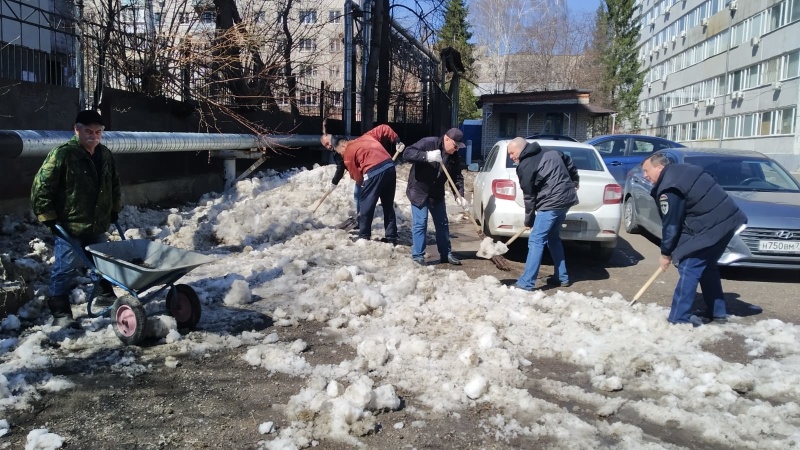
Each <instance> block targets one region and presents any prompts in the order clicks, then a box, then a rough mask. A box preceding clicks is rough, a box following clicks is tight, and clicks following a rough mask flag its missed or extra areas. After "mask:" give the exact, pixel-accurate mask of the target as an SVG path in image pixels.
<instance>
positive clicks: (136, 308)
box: [111, 295, 147, 345]
mask: <svg viewBox="0 0 800 450" xmlns="http://www.w3.org/2000/svg"><path fill="white" fill-rule="evenodd" d="M111 317H112V318H113V319H114V333H115V334H116V335H117V337H118V338H119V340H120V341H122V343H123V344H125V345H136V344H138V343H139V342H141V341H142V339H144V336H145V333H146V331H147V315H146V314H145V311H144V307H143V306H142V304H141V303H140V302H139V300H138V299H137V298H136V297H134V296H132V295H125V296H123V297H120V298H118V299H117V301H116V303H114V309H113V312H112V314H111Z"/></svg>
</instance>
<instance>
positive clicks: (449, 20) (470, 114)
mask: <svg viewBox="0 0 800 450" xmlns="http://www.w3.org/2000/svg"><path fill="white" fill-rule="evenodd" d="M468 14H469V10H468V9H467V5H466V4H465V2H464V0H448V1H447V5H446V7H445V19H444V23H443V24H442V27H441V28H440V29H439V30H438V32H437V36H438V40H437V42H436V45H435V47H436V49H437V50H441V49H443V48H445V47H453V48H454V49H456V50H458V52H459V53H460V54H461V62H462V63H463V64H464V69H465V72H464V73H463V74H462V79H461V83H460V85H459V97H458V122H459V123H461V122H462V121H463V120H464V119H476V118H480V114H478V106H477V105H476V104H475V101H476V100H477V98H475V95H474V94H473V93H472V87H473V86H472V84H470V83H469V82H467V81H466V80H465V78H466V79H471V78H472V74H473V71H472V65H473V63H474V62H475V58H474V57H473V51H474V48H475V45H474V44H471V43H470V42H469V40H470V39H472V31H471V30H470V28H471V27H470V25H469V23H467V15H468Z"/></svg>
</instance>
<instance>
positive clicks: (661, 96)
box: [637, 0, 800, 171]
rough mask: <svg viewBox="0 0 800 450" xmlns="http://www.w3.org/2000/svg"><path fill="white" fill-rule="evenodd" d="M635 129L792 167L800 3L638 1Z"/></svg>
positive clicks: (797, 144) (796, 153)
mask: <svg viewBox="0 0 800 450" xmlns="http://www.w3.org/2000/svg"><path fill="white" fill-rule="evenodd" d="M637 5H638V7H639V10H638V14H639V20H640V24H641V38H640V41H639V58H640V63H641V68H642V70H643V71H644V72H645V78H644V88H643V90H642V94H641V96H640V119H641V123H640V126H641V128H642V131H643V133H645V134H650V135H656V136H662V137H666V138H667V139H672V140H674V141H678V142H681V143H684V144H686V145H688V146H690V147H714V148H717V147H721V148H737V149H746V150H757V151H760V152H762V153H765V154H767V155H769V156H771V157H773V158H775V159H776V160H778V161H779V162H781V163H782V164H783V165H784V166H786V167H787V168H788V169H789V170H792V171H796V170H797V169H798V167H800V134H798V132H800V123H799V122H798V121H799V119H798V118H799V117H800V116H798V104H799V103H800V89H798V84H799V83H800V38H798V36H800V0H637Z"/></svg>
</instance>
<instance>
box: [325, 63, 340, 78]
mask: <svg viewBox="0 0 800 450" xmlns="http://www.w3.org/2000/svg"><path fill="white" fill-rule="evenodd" d="M341 74H342V67H341V66H328V76H329V77H330V78H339V77H340V76H341Z"/></svg>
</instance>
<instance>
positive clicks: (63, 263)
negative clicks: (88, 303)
mask: <svg viewBox="0 0 800 450" xmlns="http://www.w3.org/2000/svg"><path fill="white" fill-rule="evenodd" d="M72 239H74V240H75V241H77V242H79V243H80V246H81V248H83V247H86V246H87V245H90V244H99V243H101V242H106V240H107V237H106V234H105V233H102V234H98V235H95V236H90V237H85V238H74V237H73V238H72ZM53 253H54V256H55V261H54V262H53V268H52V270H51V271H50V286H49V288H50V296H51V297H58V296H68V295H69V293H70V291H72V288H73V286H74V284H75V277H76V276H78V275H80V273H79V269H82V268H84V267H85V266H86V261H85V260H84V259H83V257H82V256H80V255H76V254H75V250H74V249H73V247H72V245H71V244H70V243H69V242H67V241H66V240H64V238H62V237H60V236H55V245H54V248H53ZM90 258H91V256H90Z"/></svg>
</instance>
